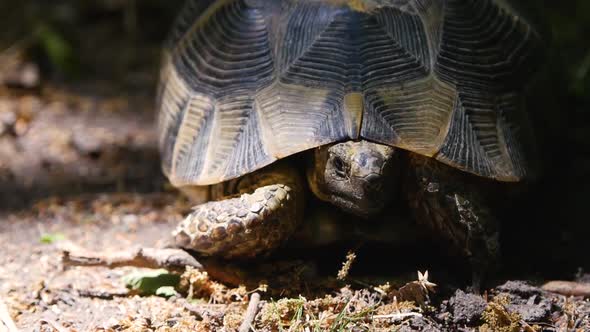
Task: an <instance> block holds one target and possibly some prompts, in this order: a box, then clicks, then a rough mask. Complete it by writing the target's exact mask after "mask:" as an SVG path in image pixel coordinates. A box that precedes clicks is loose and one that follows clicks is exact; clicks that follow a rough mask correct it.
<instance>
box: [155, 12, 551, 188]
mask: <svg viewBox="0 0 590 332" xmlns="http://www.w3.org/2000/svg"><path fill="white" fill-rule="evenodd" d="M541 50H542V40H541V38H540V36H539V34H538V32H537V31H536V30H535V29H534V28H533V27H532V26H531V25H530V24H529V23H528V21H527V20H526V19H525V18H524V17H522V16H520V15H519V14H518V13H517V12H516V11H515V10H514V9H513V7H511V6H510V4H509V3H508V2H507V1H506V0H354V1H353V0H348V1H346V0H217V1H213V0H201V1H197V0H189V1H188V3H187V4H186V6H185V7H184V9H183V10H182V13H181V15H180V16H179V17H178V19H177V21H176V23H175V27H174V29H173V31H172V33H171V36H170V38H169V40H168V42H167V44H166V48H165V52H164V62H163V66H162V70H161V81H160V86H159V91H158V112H159V114H158V127H159V135H160V136H159V144H160V150H161V153H162V165H163V169H164V172H165V173H166V175H167V176H168V177H169V178H170V180H171V182H172V183H173V184H174V185H178V186H184V185H208V184H214V183H219V182H221V181H225V180H229V179H232V178H236V177H239V176H242V175H244V174H247V173H249V172H253V171H256V170H257V169H260V168H262V167H264V166H266V165H268V164H270V163H272V162H274V161H276V160H278V159H281V158H284V157H287V156H289V155H292V154H295V153H298V152H301V151H304V150H307V149H311V148H314V147H318V146H322V145H325V144H330V143H333V142H339V141H346V140H360V139H364V140H368V141H373V142H379V143H383V144H387V145H391V146H395V147H399V148H402V149H405V150H408V151H411V152H414V153H418V154H421V155H425V156H429V157H432V158H435V159H437V160H439V161H440V162H442V163H445V164H448V165H451V166H453V167H455V168H457V169H460V170H463V171H466V172H470V173H473V174H476V175H479V176H483V177H487V178H491V179H496V180H500V181H518V180H521V179H522V178H524V177H525V176H526V175H527V171H528V170H527V166H526V163H525V158H524V154H523V144H522V140H521V139H520V136H521V134H522V131H521V130H520V128H521V125H522V124H523V123H522V122H523V121H524V120H522V116H521V113H522V112H521V110H522V105H523V102H522V95H523V93H522V92H523V88H524V87H525V86H526V84H527V83H528V81H529V79H530V76H531V74H532V73H533V72H534V70H535V68H536V67H537V64H538V62H539V61H538V59H539V54H540V53H541Z"/></svg>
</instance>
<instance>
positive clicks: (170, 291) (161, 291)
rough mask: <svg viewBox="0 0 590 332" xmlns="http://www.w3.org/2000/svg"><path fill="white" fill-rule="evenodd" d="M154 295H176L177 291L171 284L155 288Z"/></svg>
mask: <svg viewBox="0 0 590 332" xmlns="http://www.w3.org/2000/svg"><path fill="white" fill-rule="evenodd" d="M156 295H158V296H162V297H172V296H174V295H178V292H177V291H176V289H174V287H173V286H162V287H160V288H158V289H156Z"/></svg>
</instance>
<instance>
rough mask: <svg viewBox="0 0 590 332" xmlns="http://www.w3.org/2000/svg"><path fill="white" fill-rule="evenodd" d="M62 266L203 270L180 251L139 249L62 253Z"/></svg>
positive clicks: (197, 263)
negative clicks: (113, 251)
mask: <svg viewBox="0 0 590 332" xmlns="http://www.w3.org/2000/svg"><path fill="white" fill-rule="evenodd" d="M62 262H63V264H64V266H106V267H109V268H115V267H121V266H134V267H144V268H151V269H159V268H164V269H168V270H176V271H183V270H184V269H185V267H186V266H191V267H194V268H196V269H203V266H202V265H201V264H200V263H199V262H197V260H196V259H195V258H194V257H192V256H191V255H189V254H188V253H187V252H186V251H184V250H181V249H155V248H139V249H135V250H129V251H121V252H117V253H91V252H84V251H80V252H71V251H68V250H64V251H63V252H62Z"/></svg>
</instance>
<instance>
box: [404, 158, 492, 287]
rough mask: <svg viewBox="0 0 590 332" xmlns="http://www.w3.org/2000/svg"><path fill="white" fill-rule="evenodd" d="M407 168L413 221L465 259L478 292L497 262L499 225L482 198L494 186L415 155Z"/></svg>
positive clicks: (407, 185) (485, 200)
mask: <svg viewBox="0 0 590 332" xmlns="http://www.w3.org/2000/svg"><path fill="white" fill-rule="evenodd" d="M408 166H409V168H408V171H407V174H408V177H407V182H406V187H407V191H408V197H409V202H410V207H411V208H412V210H413V212H414V215H415V217H416V219H417V221H418V222H420V223H422V224H426V225H428V226H429V227H430V228H431V229H432V230H433V231H434V232H435V234H436V235H443V236H444V237H446V238H447V239H449V240H450V241H451V242H452V244H453V245H454V247H455V248H456V249H459V250H460V251H462V253H463V254H464V255H465V256H467V257H468V259H469V261H470V262H471V264H472V272H473V280H472V283H473V288H474V290H475V291H478V290H479V288H480V286H481V285H480V284H481V281H482V279H483V277H484V276H485V275H486V273H488V272H489V270H490V269H491V268H494V267H496V265H497V263H498V258H499V223H498V220H497V219H496V218H495V217H494V216H493V215H492V213H491V211H490V208H489V206H488V200H487V199H486V197H485V195H484V192H485V191H486V190H490V189H492V188H493V186H494V184H493V183H491V182H490V181H487V180H485V179H480V178H477V177H475V176H473V175H470V174H465V173H463V172H461V171H458V170H456V169H454V168H452V167H449V166H447V165H444V164H442V163H440V162H438V161H436V160H434V159H432V158H427V157H422V156H418V155H411V156H410V157H409V163H408Z"/></svg>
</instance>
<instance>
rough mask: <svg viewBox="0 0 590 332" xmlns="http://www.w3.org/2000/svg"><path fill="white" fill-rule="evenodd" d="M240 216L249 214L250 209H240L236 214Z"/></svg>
mask: <svg viewBox="0 0 590 332" xmlns="http://www.w3.org/2000/svg"><path fill="white" fill-rule="evenodd" d="M236 215H237V216H238V217H239V218H244V217H246V216H247V215H248V211H247V210H244V209H240V210H239V211H238V213H237V214H236Z"/></svg>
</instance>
